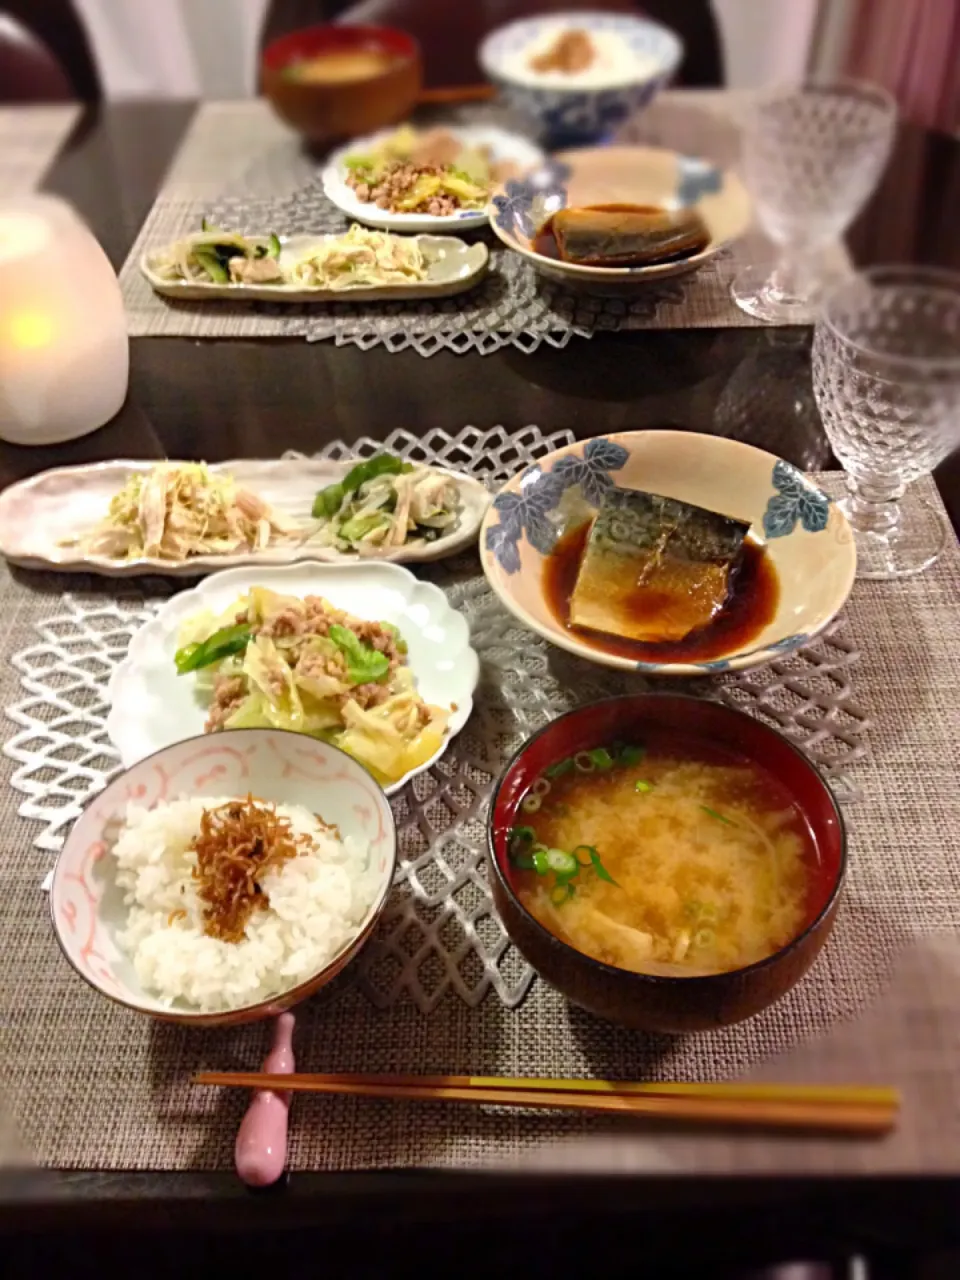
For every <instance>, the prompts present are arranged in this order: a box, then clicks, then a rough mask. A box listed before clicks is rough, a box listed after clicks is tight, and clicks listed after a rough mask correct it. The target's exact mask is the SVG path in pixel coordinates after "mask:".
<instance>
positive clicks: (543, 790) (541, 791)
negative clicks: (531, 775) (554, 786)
mask: <svg viewBox="0 0 960 1280" xmlns="http://www.w3.org/2000/svg"><path fill="white" fill-rule="evenodd" d="M549 790H550V783H549V782H548V781H547V779H546V778H538V779H537V780H536V782H535V783H534V784H533V786H532V787H531V791H533V792H534V793H535V794H536V795H538V796H545V795H546V794H547V792H548V791H549Z"/></svg>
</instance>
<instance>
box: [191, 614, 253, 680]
mask: <svg viewBox="0 0 960 1280" xmlns="http://www.w3.org/2000/svg"><path fill="white" fill-rule="evenodd" d="M250 638H251V627H250V624H249V623H248V622H238V623H234V624H233V625H232V626H229V627H221V628H220V630H219V631H214V633H213V635H212V636H207V638H206V640H203V641H200V642H199V643H198V642H194V643H193V644H187V645H184V646H183V648H182V649H178V650H177V652H176V653H175V654H174V658H173V660H174V663H175V664H176V668H177V675H180V676H183V675H186V674H187V673H188V672H189V671H199V670H200V668H201V667H210V666H212V665H213V664H214V663H215V662H220V661H221V660H222V659H223V658H229V657H230V655H231V654H233V653H242V652H243V650H244V649H246V647H247V645H248V644H249V643H250Z"/></svg>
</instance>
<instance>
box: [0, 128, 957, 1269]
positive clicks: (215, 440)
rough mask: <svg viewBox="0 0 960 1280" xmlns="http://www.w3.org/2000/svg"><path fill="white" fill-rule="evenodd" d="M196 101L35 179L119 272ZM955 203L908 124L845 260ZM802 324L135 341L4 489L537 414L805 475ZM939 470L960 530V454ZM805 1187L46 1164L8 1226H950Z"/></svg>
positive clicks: (937, 160)
mask: <svg viewBox="0 0 960 1280" xmlns="http://www.w3.org/2000/svg"><path fill="white" fill-rule="evenodd" d="M194 110H195V107H194V105H193V104H176V105H170V104H164V105H160V104H152V103H143V104H131V105H123V106H113V107H104V108H100V109H93V110H90V111H88V113H87V114H86V115H85V116H84V117H83V119H82V120H81V122H80V123H79V125H78V127H77V128H76V130H75V131H74V134H73V136H72V137H71V139H70V140H69V142H68V144H67V146H66V148H65V150H64V152H63V153H62V155H61V156H60V158H59V159H58V160H57V162H56V163H55V165H54V166H53V168H52V170H51V171H50V173H49V174H48V177H47V180H46V182H45V189H46V190H48V191H50V192H53V193H56V194H58V195H61V196H63V197H65V198H66V199H68V200H70V201H71V202H72V203H73V204H74V205H75V207H76V208H77V209H78V210H79V212H80V213H81V214H82V215H83V216H84V217H85V218H86V220H87V221H88V223H89V224H90V226H91V227H92V228H93V231H94V232H95V234H96V235H97V236H98V238H99V239H100V241H101V243H102V244H103V245H104V247H105V249H106V251H107V253H108V254H109V256H110V258H111V261H112V262H113V264H114V265H115V267H117V268H118V269H119V267H120V266H121V264H122V262H123V260H124V258H125V257H126V254H127V251H128V249H129V247H130V245H131V244H132V242H133V240H134V237H135V236H136V233H137V231H138V230H139V228H140V226H141V224H142V222H143V220H144V218H145V216H146V214H147V212H148V210H149V209H150V206H151V204H152V201H153V198H154V196H155V194H156V192H157V191H158V189H159V186H160V183H161V181H162V178H163V175H164V172H165V170H166V168H167V165H168V163H169V161H170V159H171V158H172V156H173V154H174V152H175V150H176V147H177V145H178V142H179V140H180V138H181V137H182V135H183V132H184V129H185V128H186V126H187V124H188V123H189V121H190V119H191V116H192V114H193V111H194ZM958 209H960V141H958V140H955V139H951V138H947V137H944V136H939V135H934V134H930V133H927V132H924V131H923V130H920V129H917V128H913V127H910V126H904V127H903V128H902V129H901V133H900V136H899V139H898V145H897V148H896V150H895V153H894V156H893V159H892V162H891V165H890V167H889V169H888V172H887V174H886V177H885V179H884V182H883V184H882V186H881V187H880V189H879V190H878V192H877V193H876V195H875V197H874V198H873V200H872V202H871V204H870V206H869V208H868V209H867V210H866V211H865V212H864V214H863V215H862V216H861V218H860V219H859V220H858V222H857V224H856V226H855V227H854V229H853V231H852V233H851V235H850V244H851V248H852V250H853V253H854V256H855V258H856V259H857V261H858V262H860V263H863V264H866V263H873V262H924V263H935V264H938V265H943V266H952V267H955V268H956V267H960V233H958V230H957V222H956V214H957V210H958ZM809 336H810V335H809V331H806V330H800V329H776V330H770V329H750V328H738V329H716V330H707V331H694V330H686V331H684V330H674V331H669V332H667V331H664V332H656V331H650V332H642V333H629V334H613V335H607V336H598V337H596V338H594V339H592V340H591V341H581V340H574V341H573V342H572V343H571V344H570V345H569V346H568V347H566V348H565V349H564V350H562V351H555V350H552V349H544V350H541V351H538V352H536V353H535V354H533V355H524V354H521V353H519V352H517V351H514V350H505V351H501V352H499V353H497V354H495V355H491V356H485V357H481V356H478V355H473V354H471V355H462V356H461V355H453V354H450V353H441V354H438V355H435V356H433V357H431V358H429V359H424V358H423V357H421V356H419V355H417V354H416V353H415V352H404V353H401V354H391V353H389V352H388V351H387V350H386V349H385V348H383V347H380V348H375V349H373V350H372V351H368V352H362V351H360V350H359V349H358V348H356V347H340V348H337V347H335V346H334V345H333V344H332V343H315V344H307V343H306V342H303V341H301V340H296V341H278V340H272V339H271V340H265V341H260V342H234V341H217V342H194V341H188V340H183V339H170V338H137V339H134V340H133V341H132V343H131V375H130V392H129V396H128V399H127V402H126V404H125V406H124V408H123V410H122V411H121V413H120V414H119V415H118V416H117V418H116V419H115V420H114V421H113V422H112V423H110V424H109V425H108V426H106V427H105V428H103V429H102V430H101V431H99V432H97V433H96V434H94V435H92V436H89V437H87V438H86V439H83V440H79V441H76V442H73V443H71V444H67V445H62V446H58V447H54V448H46V449H24V448H17V447H14V446H10V445H0V486H3V485H6V484H9V483H10V482H11V481H13V480H14V479H17V478H19V477H22V476H26V475H29V474H32V473H34V472H36V471H38V470H42V469H44V468H46V467H50V466H56V465H64V464H71V463H78V462H88V461H93V460H96V459H101V458H112V457H117V456H121V457H136V458H162V457H176V458H205V459H207V460H209V461H215V460H219V459H224V458H229V457H238V456H248V457H256V456H261V457H269V456H276V455H277V454H279V453H280V452H281V451H282V450H284V449H287V448H295V449H301V450H304V451H311V450H314V449H316V448H318V447H320V446H321V445H323V444H324V443H326V442H328V441H330V440H333V439H336V438H338V437H339V438H342V439H345V440H352V439H355V438H357V437H358V436H360V435H371V436H374V437H382V436H384V435H386V434H387V433H389V432H390V431H391V430H392V429H394V428H396V427H404V428H406V429H408V430H411V431H414V432H425V431H427V430H428V429H429V428H431V427H442V428H445V429H446V430H448V431H455V430H457V429H459V428H460V427H462V426H464V425H465V424H467V423H472V424H475V425H477V426H480V427H489V426H493V425H495V424H498V423H502V424H505V425H507V426H510V427H519V426H522V425H524V424H526V423H536V424H537V425H539V426H540V427H542V428H544V429H549V430H555V429H558V428H561V427H567V428H572V429H573V430H574V431H575V432H576V433H577V434H578V435H580V436H590V435H595V434H599V433H603V432H609V431H616V430H626V429H631V428H642V427H673V428H681V429H687V430H692V431H705V432H711V433H715V434H723V435H732V436H736V437H738V438H740V439H743V440H746V441H749V442H751V443H754V444H757V445H760V446H762V447H764V448H767V449H770V450H771V451H773V452H775V453H778V454H779V455H781V456H782V457H785V458H787V459H789V460H790V461H791V462H793V463H795V464H797V465H799V466H801V467H804V468H807V469H817V468H823V467H829V466H831V465H833V460H832V458H831V455H830V450H829V447H828V445H827V443H826V440H825V438H824V435H823V432H822V429H821V426H820V422H819V417H818V414H817V410H816V405H815V403H814V400H813V395H812V390H811V387H810V369H809ZM937 478H938V482H939V484H940V487H941V492H942V493H943V494H944V497H945V500H946V502H947V505H948V508H949V510H950V512H951V516H952V519H953V522H954V525H955V527H960V462H958V459H957V458H956V457H955V458H954V459H953V460H951V461H949V462H948V463H946V464H944V466H943V467H941V469H940V471H939V472H938V477H937ZM27 1066H28V1064H25V1068H26V1067H27ZM104 1123H105V1124H109V1116H108V1115H106V1114H105V1116H104ZM805 1185H806V1190H805V1191H804V1192H802V1193H801V1192H799V1191H798V1190H796V1189H791V1188H790V1187H789V1186H786V1185H784V1186H781V1187H774V1186H773V1185H771V1184H770V1183H767V1184H762V1183H756V1182H750V1183H743V1184H740V1185H739V1189H738V1190H737V1191H736V1192H735V1193H733V1192H732V1191H731V1190H730V1187H729V1186H728V1188H727V1190H726V1191H721V1190H719V1189H718V1188H717V1187H716V1186H713V1187H709V1186H707V1187H706V1188H705V1187H704V1186H702V1185H701V1186H699V1187H698V1186H696V1185H694V1182H693V1180H688V1181H687V1183H686V1184H685V1185H677V1184H672V1185H671V1184H663V1185H662V1186H660V1187H659V1188H658V1189H656V1190H655V1189H654V1188H653V1186H652V1184H645V1190H644V1192H643V1196H642V1197H638V1194H637V1192H636V1189H635V1188H634V1189H633V1190H630V1188H627V1187H624V1186H623V1185H622V1184H612V1185H611V1184H610V1183H606V1182H605V1183H604V1184H590V1185H589V1187H588V1188H587V1187H581V1186H578V1185H577V1184H575V1183H574V1184H566V1185H565V1189H564V1191H563V1192H562V1193H560V1192H557V1191H555V1190H554V1191H547V1190H545V1189H544V1188H543V1186H541V1185H538V1184H524V1190H523V1193H522V1194H520V1192H519V1187H518V1185H517V1184H516V1183H515V1182H514V1180H512V1179H495V1178H490V1177H487V1178H477V1177H475V1176H471V1175H463V1176H462V1177H458V1176H457V1175H451V1174H450V1173H444V1174H442V1175H441V1174H431V1173H429V1172H424V1173H419V1174H409V1173H407V1174H399V1173H396V1174H390V1173H384V1174H376V1175H352V1176H346V1177H344V1176H333V1175H297V1177H296V1178H295V1179H294V1180H293V1185H291V1186H290V1187H289V1188H288V1189H287V1190H286V1191H285V1192H281V1193H280V1194H277V1193H276V1192H275V1193H273V1194H272V1195H270V1196H267V1197H259V1198H252V1197H250V1195H249V1194H247V1193H245V1192H244V1191H243V1189H242V1188H240V1186H239V1184H238V1183H237V1181H236V1179H235V1178H233V1176H232V1175H230V1174H220V1175H188V1174H138V1173H130V1174H123V1175H118V1174H111V1175H99V1174H95V1173H90V1174H72V1175H65V1176H63V1177H62V1178H57V1177H55V1176H54V1175H50V1174H38V1175H37V1179H36V1180H35V1181H33V1182H31V1184H30V1188H29V1191H30V1196H31V1198H30V1201H29V1204H28V1203H27V1202H26V1201H25V1198H24V1195H23V1188H22V1186H21V1188H20V1191H19V1192H17V1191H15V1189H14V1187H13V1184H12V1183H10V1182H9V1180H7V1181H3V1176H2V1175H0V1230H2V1229H3V1228H6V1229H8V1230H9V1229H12V1228H13V1227H14V1226H18V1227H23V1226H25V1225H26V1226H30V1225H32V1226H34V1227H37V1228H41V1229H44V1230H45V1229H46V1228H47V1227H48V1226H50V1225H53V1224H54V1223H57V1222H61V1223H63V1224H67V1225H71V1226H73V1227H76V1226H77V1225H78V1223H80V1222H83V1223H84V1224H86V1225H87V1226H93V1225H95V1224H97V1223H101V1224H103V1225H108V1224H109V1225H110V1226H111V1228H113V1227H120V1226H121V1225H125V1226H128V1227H132V1226H134V1225H136V1224H140V1223H142V1224H143V1225H145V1226H146V1225H151V1224H152V1225H155V1226H162V1225H164V1224H165V1223H169V1221H170V1216H169V1215H170V1213H171V1212H173V1211H174V1207H175V1209H176V1213H177V1215H178V1221H181V1222H183V1223H184V1225H186V1224H187V1223H189V1222H193V1223H194V1224H196V1223H198V1222H201V1221H202V1222H203V1223H205V1224H207V1225H211V1224H219V1225H223V1226H224V1227H227V1226H230V1227H236V1226H237V1225H238V1224H244V1225H245V1226H246V1227H248V1228H250V1229H252V1228H253V1227H254V1226H256V1225H258V1224H260V1225H266V1224H270V1225H274V1226H278V1225H285V1226H291V1227H292V1226H296V1225H303V1224H304V1223H307V1222H312V1223H318V1222H326V1223H328V1224H329V1223H332V1222H334V1221H337V1222H340V1223H341V1224H343V1223H344V1222H345V1221H349V1220H351V1219H352V1218H353V1217H354V1216H355V1215H363V1216H364V1217H366V1216H367V1215H369V1214H371V1213H372V1214H373V1215H374V1216H376V1217H377V1218H378V1219H382V1220H383V1221H384V1222H387V1221H394V1220H397V1221H399V1220H400V1219H401V1218H402V1219H403V1220H404V1221H405V1222H406V1223H407V1224H408V1225H409V1224H410V1223H414V1224H415V1223H420V1224H422V1225H427V1224H428V1223H429V1222H430V1221H431V1220H433V1221H447V1222H449V1221H450V1220H451V1218H455V1217H456V1216H457V1215H458V1214H459V1213H460V1212H461V1211H462V1209H461V1208H458V1206H462V1205H463V1204H464V1203H465V1201H464V1199H463V1198H464V1197H466V1198H467V1200H468V1201H469V1203H470V1204H471V1205H472V1206H473V1210H476V1208H477V1207H478V1206H485V1209H486V1211H488V1212H490V1213H492V1214H496V1215H498V1216H500V1217H502V1218H503V1220H504V1221H514V1222H515V1221H516V1220H517V1218H518V1215H520V1214H521V1213H526V1214H528V1215H532V1216H533V1217H534V1218H536V1216H537V1214H538V1213H540V1212H544V1213H546V1212H547V1210H548V1209H552V1210H553V1211H560V1210H562V1209H563V1206H565V1205H566V1206H570V1207H571V1211H572V1207H573V1206H574V1205H575V1204H577V1203H579V1204H580V1206H581V1210H582V1209H583V1206H584V1197H585V1196H586V1197H588V1198H589V1203H590V1204H591V1206H592V1208H591V1214H593V1215H596V1214H597V1213H599V1212H601V1210H606V1211H608V1212H610V1213H620V1214H635V1213H638V1212H639V1211H640V1209H641V1207H642V1206H643V1205H645V1206H646V1207H647V1209H648V1210H649V1211H650V1212H653V1213H656V1214H657V1215H658V1216H659V1218H660V1219H661V1220H662V1221H664V1222H666V1221H667V1220H670V1221H674V1220H675V1218H671V1217H670V1215H671V1214H673V1215H676V1214H677V1213H681V1212H686V1211H687V1210H693V1209H698V1210H702V1211H703V1212H705V1213H706V1212H707V1210H706V1208H704V1206H706V1205H707V1204H709V1205H712V1206H715V1207H716V1208H717V1210H720V1209H721V1206H722V1205H723V1204H724V1203H728V1199H727V1198H728V1196H730V1195H731V1194H732V1195H733V1204H735V1205H736V1206H737V1207H738V1208H739V1209H740V1210H741V1211H749V1210H751V1208H752V1207H760V1206H763V1208H762V1213H763V1216H764V1217H765V1218H766V1217H768V1216H772V1218H773V1219H775V1220H776V1223H777V1229H778V1231H779V1232H780V1237H779V1238H781V1239H782V1238H783V1236H784V1233H789V1232H791V1231H794V1230H801V1229H802V1231H806V1232H807V1234H806V1235H804V1236H803V1238H804V1239H806V1240H809V1239H810V1238H811V1237H810V1232H814V1234H816V1233H817V1232H819V1237H818V1238H822V1240H823V1242H824V1247H827V1245H829V1247H830V1248H831V1249H840V1248H842V1249H847V1248H855V1247H861V1246H862V1245H863V1243H864V1242H865V1241H869V1239H870V1238H871V1236H872V1235H874V1236H875V1235H877V1234H878V1233H879V1235H881V1236H882V1235H883V1233H884V1232H885V1231H887V1232H889V1233H892V1235H893V1236H895V1237H896V1236H897V1235H898V1233H899V1237H898V1238H901V1239H903V1240H906V1239H907V1238H908V1237H909V1236H910V1235H911V1233H913V1232H914V1231H920V1230H922V1231H923V1232H925V1233H926V1234H925V1238H926V1239H927V1241H931V1240H933V1241H938V1240H944V1241H946V1240H948V1239H952V1238H955V1232H956V1230H957V1227H956V1221H955V1215H954V1214H953V1213H952V1208H951V1206H952V1205H953V1204H954V1203H955V1202H954V1200H953V1196H954V1194H955V1192H954V1191H953V1189H952V1188H950V1187H948V1186H945V1185H944V1184H922V1186H920V1185H917V1184H912V1185H902V1186H901V1185H898V1186H897V1187H896V1188H894V1187H893V1185H892V1184H890V1183H886V1184H883V1185H881V1186H875V1187H871V1186H869V1185H864V1184H859V1183H847V1184H844V1185H843V1186H842V1187H837V1186H826V1185H823V1186H820V1187H818V1186H817V1184H809V1183H808V1184H805ZM17 1202H19V1204H20V1207H19V1208H15V1207H14V1206H15V1203H17ZM213 1206H215V1210H214V1207H213ZM321 1206H322V1208H321ZM729 1207H730V1206H729V1203H728V1208H729ZM131 1215H132V1216H131ZM710 1215H711V1217H710V1220H711V1222H713V1223H714V1225H713V1227H712V1228H711V1229H712V1230H722V1229H723V1228H722V1226H721V1227H718V1226H717V1220H722V1219H723V1213H722V1212H720V1213H719V1219H718V1215H717V1213H715V1212H714V1211H713V1210H710ZM791 1215H792V1216H791ZM739 1216H740V1215H738V1217H739ZM814 1224H819V1225H818V1226H816V1227H815V1225H814ZM741 1228H742V1222H741ZM952 1233H953V1234H952ZM762 1235H763V1232H762V1231H761V1232H760V1236H762ZM559 1238H560V1237H559V1236H558V1237H557V1239H558V1240H559ZM758 1238H759V1237H758ZM794 1256H796V1255H794Z"/></svg>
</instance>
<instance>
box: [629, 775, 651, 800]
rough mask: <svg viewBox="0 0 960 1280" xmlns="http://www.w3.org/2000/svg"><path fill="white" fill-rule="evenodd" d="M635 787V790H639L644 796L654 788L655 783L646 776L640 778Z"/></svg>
mask: <svg viewBox="0 0 960 1280" xmlns="http://www.w3.org/2000/svg"><path fill="white" fill-rule="evenodd" d="M633 789H634V791H639V792H640V794H641V795H642V796H645V795H646V794H647V792H648V791H652V790H653V783H652V782H648V781H647V780H646V778H638V779H637V780H636V782H635V783H634V784H633Z"/></svg>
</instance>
